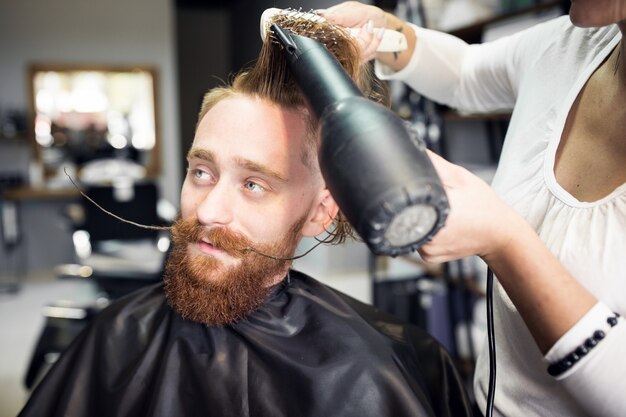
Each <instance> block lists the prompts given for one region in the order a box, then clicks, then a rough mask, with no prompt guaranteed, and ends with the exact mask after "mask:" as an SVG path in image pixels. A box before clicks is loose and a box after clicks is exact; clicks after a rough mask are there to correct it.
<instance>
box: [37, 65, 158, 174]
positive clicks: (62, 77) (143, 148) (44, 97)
mask: <svg viewBox="0 0 626 417" xmlns="http://www.w3.org/2000/svg"><path fill="white" fill-rule="evenodd" d="M29 82H30V88H31V100H30V101H31V115H32V122H31V127H32V137H33V139H34V142H33V145H34V154H35V156H36V158H38V159H39V162H40V163H41V167H42V171H43V178H44V179H45V180H48V181H49V182H50V181H53V180H54V179H57V180H59V181H60V180H62V179H63V177H64V174H63V170H64V169H68V168H69V170H70V171H71V172H75V173H76V172H77V173H79V174H80V172H81V169H83V168H84V167H85V166H87V164H89V163H91V162H94V161H127V162H128V161H131V162H136V163H137V164H135V165H137V166H142V167H144V168H145V175H146V176H148V177H155V176H157V175H158V174H159V171H160V166H159V163H160V155H159V140H160V139H159V129H158V117H157V115H158V113H157V110H156V109H157V108H158V106H157V102H156V100H157V95H156V89H155V86H156V71H155V70H154V69H152V68H148V67H134V66H133V67H113V66H111V67H104V66H103V67H99V66H78V65H73V66H72V65H45V64H36V65H31V67H30V68H29Z"/></svg>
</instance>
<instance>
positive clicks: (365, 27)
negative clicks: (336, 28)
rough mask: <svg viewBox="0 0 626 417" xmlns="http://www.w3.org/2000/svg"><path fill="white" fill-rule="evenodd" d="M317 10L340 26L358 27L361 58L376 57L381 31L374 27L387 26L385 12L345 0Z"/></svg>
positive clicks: (365, 59)
mask: <svg viewBox="0 0 626 417" xmlns="http://www.w3.org/2000/svg"><path fill="white" fill-rule="evenodd" d="M318 12H319V13H320V14H321V15H322V16H324V17H325V18H326V19H328V20H330V21H331V22H333V23H336V24H338V25H340V26H343V27H346V28H354V29H359V33H358V36H357V39H358V41H359V46H360V47H361V57H362V60H363V61H369V60H371V59H374V58H375V57H376V48H378V45H380V39H381V37H380V35H382V31H381V32H377V31H374V28H385V27H387V18H386V14H385V12H383V11H382V10H381V9H379V8H378V7H375V6H370V5H367V4H363V3H359V2H357V1H347V2H344V3H340V4H338V5H336V6H332V7H329V8H328V9H322V10H318Z"/></svg>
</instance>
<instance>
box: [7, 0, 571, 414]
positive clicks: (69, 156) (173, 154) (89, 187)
mask: <svg viewBox="0 0 626 417" xmlns="http://www.w3.org/2000/svg"><path fill="white" fill-rule="evenodd" d="M335 3H336V2H335V1H310V0H299V1H283V0H280V1H279V0H273V1H260V0H256V1H239V0H229V1H227V0H213V1H210V0H204V1H203V0H124V1H122V0H108V1H106V2H96V1H91V0H56V1H54V2H50V1H44V0H26V1H20V2H18V1H11V0H0V57H1V58H2V59H0V388H1V389H0V417H9V416H15V415H16V414H17V413H18V412H19V410H20V409H21V407H22V406H23V404H24V402H25V401H26V399H27V398H28V395H29V393H30V391H31V389H32V388H33V387H34V386H35V385H36V383H37V381H38V380H39V379H40V378H41V376H42V375H43V374H45V371H46V370H47V369H48V368H49V366H50V365H51V364H52V363H54V361H55V360H56V358H57V357H58V355H59V353H61V352H62V351H63V349H64V348H65V347H67V345H68V344H69V343H70V342H71V341H72V340H73V338H74V337H75V335H76V334H77V333H78V332H79V331H80V330H81V329H82V328H83V327H84V325H85V324H86V323H88V322H89V320H90V319H91V318H92V317H93V316H94V315H95V314H97V313H98V311H100V310H101V309H102V308H103V307H104V306H106V305H107V304H108V303H109V302H110V301H111V300H114V299H115V298H118V297H120V296H122V295H124V294H127V293H129V292H131V291H134V290H135V289H137V288H140V287H142V286H145V285H149V284H151V283H154V282H157V281H158V280H160V278H161V272H162V269H163V264H164V262H165V259H166V257H167V253H168V250H169V237H168V235H167V233H163V232H159V231H146V230H143V229H137V228H134V227H132V226H128V225H123V224H121V223H120V222H118V221H116V220H114V219H112V218H111V217H109V216H106V215H103V213H102V212H101V211H100V210H98V209H97V208H95V207H94V206H93V205H92V204H89V203H88V202H87V200H86V199H85V198H83V197H81V195H80V194H79V192H78V191H77V189H76V188H75V187H74V186H73V184H72V182H71V181H70V177H72V178H73V179H74V180H75V181H76V182H77V184H78V185H79V186H80V188H81V189H83V190H84V192H85V193H86V195H88V196H90V197H91V198H93V199H94V200H95V201H98V202H99V203H100V204H101V205H102V206H104V207H105V208H107V210H110V211H112V212H115V213H117V214H119V215H121V216H123V217H126V218H129V219H130V220H134V221H139V222H142V223H147V224H154V225H167V224H169V223H170V222H171V221H172V219H173V218H174V216H175V215H176V212H177V210H178V203H179V192H180V187H181V184H182V179H183V176H184V171H185V165H186V163H185V153H186V151H187V149H188V148H189V146H190V144H191V142H192V140H193V136H194V128H195V123H196V121H197V114H198V110H199V107H200V103H201V100H202V96H203V95H204V93H205V92H206V91H207V90H208V89H210V88H212V87H215V86H217V85H220V84H223V83H224V82H225V81H226V80H228V79H229V77H230V76H231V74H232V73H233V72H234V71H237V70H239V69H241V68H242V67H243V66H245V65H247V64H249V63H250V62H251V61H252V60H253V59H254V57H255V56H256V54H257V52H258V50H259V48H260V45H261V40H260V37H259V17H260V15H261V13H262V12H263V10H265V9H266V8H268V7H279V8H287V7H291V8H296V9H298V8H302V10H305V11H308V10H311V9H318V8H324V7H328V6H330V5H332V4H335ZM370 3H373V4H376V5H377V6H379V7H382V8H384V9H387V10H389V11H393V12H395V13H397V14H398V15H400V16H401V17H403V18H405V19H407V20H410V21H412V22H414V23H415V24H417V25H419V26H425V27H429V28H434V29H439V30H443V31H447V32H449V33H452V34H455V35H457V36H459V37H461V38H462V39H464V40H466V41H467V42H469V43H478V42H483V41H485V40H490V39H495V38H498V37H500V36H505V35H507V34H510V33H513V32H516V31H518V30H521V29H523V28H525V27H528V26H530V25H533V24H535V23H537V22H540V21H542V20H546V19H549V18H551V17H555V16H558V15H561V14H563V13H566V12H567V8H568V6H569V2H563V1H532V0H393V1H392V0H381V1H376V2H370ZM390 88H391V91H392V94H393V98H394V110H395V111H397V112H398V113H399V114H400V115H401V116H402V117H403V118H405V119H407V120H410V121H411V122H412V123H413V126H414V127H415V130H416V132H417V134H418V135H419V136H420V138H421V139H423V140H424V141H426V143H427V145H428V146H429V147H430V148H431V149H432V150H434V151H436V152H438V153H440V154H442V155H443V156H444V157H446V158H448V159H450V160H452V161H453V162H455V163H458V164H461V165H464V166H466V167H467V168H469V169H470V170H472V171H473V172H475V173H476V174H478V175H480V176H481V177H482V178H484V179H485V180H486V181H490V179H491V176H492V175H493V172H494V169H495V165H496V164H497V161H498V157H499V152H500V149H501V146H502V140H503V137H504V132H505V130H506V127H507V123H508V117H509V115H508V114H487V115H468V114H458V113H456V112H454V111H451V110H449V109H447V108H445V107H443V106H440V105H438V104H436V103H433V102H431V101H429V100H427V99H425V98H424V97H421V96H419V95H418V94H416V93H414V92H411V91H409V90H407V89H406V88H404V87H403V86H402V85H396V84H392V85H390ZM313 243H314V242H311V241H305V242H303V243H302V245H301V248H300V249H299V252H301V251H304V250H306V249H307V248H309V247H310V246H311V245H312V244H313ZM295 267H296V268H297V269H300V270H302V271H303V272H306V273H309V274H311V275H312V276H314V277H315V278H317V279H319V280H320V281H322V282H325V283H327V284H329V285H331V286H333V287H335V288H338V289H340V290H342V291H344V292H346V293H348V294H350V295H352V296H353V297H355V298H357V299H360V300H362V301H364V302H367V303H371V304H374V305H376V306H378V307H380V308H382V309H384V310H387V311H389V312H390V313H392V314H395V315H397V316H398V317H400V318H403V319H405V320H409V321H411V322H414V323H416V324H418V325H420V326H422V327H424V328H426V329H427V330H428V331H429V332H430V333H431V334H433V335H434V336H435V337H436V338H437V339H438V340H439V341H441V342H442V343H443V344H444V345H445V346H446V348H448V350H449V351H450V352H451V354H452V355H453V357H454V358H455V360H456V361H457V363H458V365H459V367H460V369H461V370H462V373H463V375H464V376H465V378H466V379H467V381H468V388H471V376H472V372H473V363H474V359H475V352H476V350H477V349H478V348H479V346H480V344H481V343H482V339H483V328H484V325H485V324H484V322H485V318H484V311H483V309H484V307H483V294H484V283H483V281H484V277H485V275H486V268H485V266H484V265H483V264H482V263H481V262H480V261H479V260H478V259H474V258H471V259H462V260H460V261H456V262H451V263H448V264H444V265H432V264H431V265H426V264H424V263H423V262H422V261H421V260H420V259H419V257H418V256H417V255H416V256H408V257H402V258H398V259H390V258H382V257H375V256H373V255H372V254H371V253H370V252H369V251H368V250H367V248H366V247H365V245H363V244H362V243H360V242H352V243H349V244H346V245H344V246H342V247H319V248H317V249H316V250H315V251H314V252H312V253H311V254H309V255H308V256H307V257H305V258H303V259H302V260H299V261H297V262H296V264H295Z"/></svg>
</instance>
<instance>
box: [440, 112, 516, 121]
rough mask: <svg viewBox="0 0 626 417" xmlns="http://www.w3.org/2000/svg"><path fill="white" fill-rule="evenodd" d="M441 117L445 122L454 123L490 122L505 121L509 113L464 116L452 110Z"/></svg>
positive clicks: (508, 117)
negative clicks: (470, 121) (465, 121)
mask: <svg viewBox="0 0 626 417" xmlns="http://www.w3.org/2000/svg"><path fill="white" fill-rule="evenodd" d="M441 117H443V119H444V120H445V121H449V122H454V121H463V120H480V121H485V120H492V121H506V120H509V119H510V118H511V113H510V112H501V113H500V112H496V113H472V114H464V113H459V112H457V111H454V110H446V111H444V112H443V113H442V114H441Z"/></svg>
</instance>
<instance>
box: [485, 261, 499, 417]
mask: <svg viewBox="0 0 626 417" xmlns="http://www.w3.org/2000/svg"><path fill="white" fill-rule="evenodd" d="M487 343H488V344H489V390H488V391H487V407H486V409H485V417H492V416H493V400H494V397H495V395H496V335H495V331H494V328H493V271H492V270H491V268H488V269H487Z"/></svg>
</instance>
